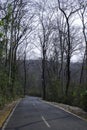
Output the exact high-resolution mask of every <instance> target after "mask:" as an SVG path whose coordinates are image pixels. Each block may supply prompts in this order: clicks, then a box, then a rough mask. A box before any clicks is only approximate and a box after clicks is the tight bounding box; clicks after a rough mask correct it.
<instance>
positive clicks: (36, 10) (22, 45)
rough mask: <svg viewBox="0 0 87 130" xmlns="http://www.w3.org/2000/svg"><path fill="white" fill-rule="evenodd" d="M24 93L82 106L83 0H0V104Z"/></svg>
mask: <svg viewBox="0 0 87 130" xmlns="http://www.w3.org/2000/svg"><path fill="white" fill-rule="evenodd" d="M26 94H29V95H34V96H41V97H43V99H45V100H50V101H56V102H62V103H66V104H70V105H75V106H80V107H82V108H83V109H84V110H86V111H87V0H53V1H50V0H33V1H32V0H4V1H3V0H1V1H0V108H2V107H3V106H4V105H5V104H6V103H8V102H11V101H12V100H15V99H16V98H19V97H22V96H24V95H26Z"/></svg>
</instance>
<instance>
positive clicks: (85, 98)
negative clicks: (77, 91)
mask: <svg viewBox="0 0 87 130" xmlns="http://www.w3.org/2000/svg"><path fill="white" fill-rule="evenodd" d="M81 105H82V108H83V109H84V110H85V111H87V90H86V91H84V92H83V93H81Z"/></svg>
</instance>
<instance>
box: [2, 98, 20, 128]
mask: <svg viewBox="0 0 87 130" xmlns="http://www.w3.org/2000/svg"><path fill="white" fill-rule="evenodd" d="M20 101H21V100H19V101H18V103H17V104H16V105H15V107H14V108H13V110H12V111H11V113H10V114H9V116H8V117H7V119H6V121H5V122H4V124H3V126H2V128H1V130H5V128H6V126H7V124H8V122H9V120H10V118H11V117H12V115H13V113H14V111H15V109H16V108H17V106H18V104H19V103H20Z"/></svg>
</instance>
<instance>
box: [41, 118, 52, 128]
mask: <svg viewBox="0 0 87 130" xmlns="http://www.w3.org/2000/svg"><path fill="white" fill-rule="evenodd" d="M41 118H42V120H43V121H44V123H45V124H46V126H47V127H48V128H50V127H51V126H50V125H49V124H48V122H47V121H46V119H45V118H44V117H43V116H41Z"/></svg>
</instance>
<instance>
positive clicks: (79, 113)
mask: <svg viewBox="0 0 87 130" xmlns="http://www.w3.org/2000/svg"><path fill="white" fill-rule="evenodd" d="M42 101H43V102H45V103H48V104H50V105H52V106H54V107H57V108H59V109H62V110H63V111H65V112H68V113H70V114H72V115H74V116H76V117H78V118H80V119H82V120H84V121H86V122H87V112H85V111H83V110H82V109H81V108H79V107H75V106H69V105H66V104H61V103H56V102H49V101H45V100H42Z"/></svg>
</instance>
